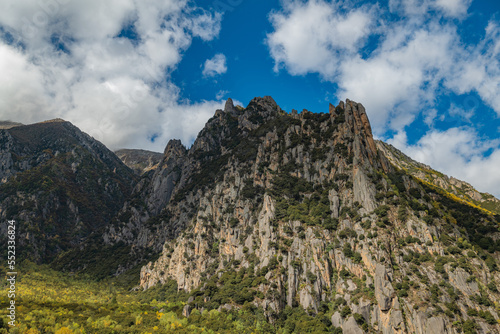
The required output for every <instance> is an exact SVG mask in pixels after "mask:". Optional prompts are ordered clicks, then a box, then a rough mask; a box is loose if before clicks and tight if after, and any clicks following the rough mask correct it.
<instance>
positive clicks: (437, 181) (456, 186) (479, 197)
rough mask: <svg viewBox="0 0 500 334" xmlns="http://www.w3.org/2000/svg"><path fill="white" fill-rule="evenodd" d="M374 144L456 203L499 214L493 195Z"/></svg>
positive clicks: (396, 163)
mask: <svg viewBox="0 0 500 334" xmlns="http://www.w3.org/2000/svg"><path fill="white" fill-rule="evenodd" d="M376 143H377V147H378V149H379V150H381V151H382V152H383V153H384V155H385V156H386V157H387V159H389V161H390V162H391V163H392V164H394V165H395V166H396V167H397V168H399V169H401V170H404V171H405V172H406V173H408V174H410V175H412V176H414V177H415V178H417V179H419V180H420V181H421V182H425V183H427V184H431V185H434V186H436V187H438V188H440V189H442V190H444V191H446V192H448V193H449V194H450V195H451V196H456V197H455V199H456V200H458V201H462V202H464V203H467V204H469V205H472V206H477V207H479V208H480V209H483V210H485V211H486V212H488V213H493V214H497V215H498V214H500V200H498V199H497V198H495V197H494V196H493V195H491V194H488V193H481V192H479V191H477V190H476V189H474V187H473V186H471V185H470V184H468V183H467V182H464V181H460V180H457V179H456V178H454V177H448V176H446V175H444V174H443V173H440V172H438V171H436V170H434V169H432V168H430V167H429V166H427V165H425V164H423V163H420V162H417V161H414V160H413V159H411V158H410V157H408V156H406V155H404V154H403V153H402V152H401V151H399V150H398V149H397V148H395V147H394V146H392V145H390V144H387V143H384V142H382V141H376ZM457 197H458V198H457Z"/></svg>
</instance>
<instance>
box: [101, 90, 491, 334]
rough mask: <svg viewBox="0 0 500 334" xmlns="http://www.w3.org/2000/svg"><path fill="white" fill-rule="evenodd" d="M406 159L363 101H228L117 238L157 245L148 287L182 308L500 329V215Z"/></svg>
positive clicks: (153, 178) (379, 325) (410, 326)
mask: <svg viewBox="0 0 500 334" xmlns="http://www.w3.org/2000/svg"><path fill="white" fill-rule="evenodd" d="M377 146H378V147H377ZM388 158H389V159H388ZM391 162H392V164H391ZM394 165H396V167H395V166H394ZM397 167H400V166H399V165H398V164H396V163H395V161H394V159H393V157H392V156H391V155H388V154H387V152H386V151H384V150H382V149H380V144H378V145H377V143H376V142H375V141H374V140H373V137H372V133H371V129H370V124H369V121H368V118H367V116H366V112H365V109H364V108H363V106H362V105H361V104H358V103H355V102H353V101H350V100H347V101H346V102H345V103H344V102H341V103H340V104H339V105H338V106H336V107H334V106H332V105H331V106H330V112H329V113H327V114H314V113H311V112H309V111H307V110H304V111H303V112H301V113H297V112H296V111H292V113H291V114H287V113H285V112H284V111H282V110H281V108H279V106H278V105H277V104H276V103H275V102H274V100H272V99H271V98H270V97H265V98H256V99H254V100H252V101H251V102H250V104H249V105H248V106H247V107H246V108H241V107H234V106H233V104H232V101H228V103H227V104H226V108H225V110H218V111H217V112H216V113H215V116H214V117H213V118H212V119H211V120H209V121H208V123H207V125H206V127H205V128H204V129H203V130H202V131H201V132H200V135H199V136H198V138H197V140H196V141H195V143H194V144H193V146H192V147H191V148H190V149H189V150H187V149H185V148H184V147H183V146H182V145H181V144H180V143H179V142H171V143H169V145H168V147H167V149H166V151H165V156H164V158H163V160H162V162H161V163H160V165H159V166H158V168H157V169H156V170H155V172H154V173H153V174H151V175H147V176H145V177H144V178H143V179H142V180H141V181H140V182H139V184H138V186H137V187H136V193H137V194H143V195H144V194H145V196H144V197H142V201H141V202H140V205H137V203H134V201H130V202H129V203H127V204H126V205H125V207H124V212H130V213H131V214H130V215H127V217H129V219H128V220H127V221H123V222H121V223H120V224H119V225H117V226H116V227H114V228H113V229H111V230H109V233H108V234H106V236H105V238H106V240H107V241H108V242H116V241H117V240H120V241H123V242H126V243H129V244H132V245H135V246H138V247H139V246H140V247H153V248H155V249H158V250H160V251H161V255H160V257H159V258H158V260H156V261H154V262H150V263H149V264H148V265H146V266H144V267H143V268H142V270H141V278H140V286H141V287H142V288H143V289H149V288H151V287H154V286H156V285H159V284H160V285H161V284H165V283H167V282H170V281H171V280H175V281H176V282H177V286H178V289H180V290H185V291H188V292H189V293H190V296H191V297H190V298H189V300H188V301H187V302H188V304H187V305H186V308H185V314H186V315H188V314H189V312H190V310H192V309H194V308H196V309H200V310H202V309H214V308H216V309H217V308H219V309H232V308H239V307H243V305H246V303H252V304H253V305H255V306H257V307H259V308H262V309H264V310H265V313H266V314H267V316H268V317H269V320H270V321H273V319H274V318H276V317H279V314H281V313H282V312H283V310H284V309H285V308H286V307H288V306H290V307H297V306H300V307H303V308H305V309H306V310H309V312H311V313H312V314H319V315H321V316H325V315H328V319H329V321H330V323H331V325H332V326H334V327H337V328H342V329H343V331H344V332H345V333H363V332H381V333H458V332H461V331H464V330H465V331H466V332H467V330H469V329H470V328H472V329H473V330H477V331H479V332H485V333H486V332H495V331H498V325H497V323H496V320H497V319H498V315H497V310H496V307H497V305H498V304H497V302H498V300H499V299H498V291H497V288H496V285H497V284H498V282H499V279H500V275H499V274H498V271H497V261H498V260H499V250H500V247H499V246H500V242H498V241H497V240H498V239H499V238H498V237H499V233H498V228H497V226H498V222H499V218H498V216H497V217H495V216H493V215H487V214H485V213H484V212H483V211H480V210H477V209H475V208H474V207H471V206H469V205H467V204H465V203H461V202H457V201H455V200H453V199H452V198H450V197H449V196H447V194H446V193H445V192H443V191H441V190H440V189H436V188H433V187H431V186H429V185H428V184H427V183H425V182H422V181H421V180H420V179H419V178H416V177H414V176H412V175H411V174H410V173H406V172H405V171H404V170H400V169H399V168H397ZM137 236H138V237H137Z"/></svg>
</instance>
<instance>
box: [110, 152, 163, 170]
mask: <svg viewBox="0 0 500 334" xmlns="http://www.w3.org/2000/svg"><path fill="white" fill-rule="evenodd" d="M115 154H116V155H117V156H118V158H120V159H121V161H123V163H124V164H125V165H127V166H128V167H129V168H131V169H132V170H134V171H135V172H136V173H137V174H139V175H141V174H144V173H146V172H148V171H150V170H153V169H156V167H158V164H159V163H160V161H161V159H162V158H163V154H162V153H158V152H151V151H146V150H133V149H122V150H118V151H115Z"/></svg>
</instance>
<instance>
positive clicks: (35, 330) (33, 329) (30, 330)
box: [26, 328, 40, 334]
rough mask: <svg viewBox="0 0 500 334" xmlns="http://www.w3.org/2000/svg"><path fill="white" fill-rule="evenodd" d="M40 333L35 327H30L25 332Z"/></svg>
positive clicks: (27, 333)
mask: <svg viewBox="0 0 500 334" xmlns="http://www.w3.org/2000/svg"><path fill="white" fill-rule="evenodd" d="M38 333H40V332H39V331H38V329H36V328H30V329H28V330H27V331H26V334H38Z"/></svg>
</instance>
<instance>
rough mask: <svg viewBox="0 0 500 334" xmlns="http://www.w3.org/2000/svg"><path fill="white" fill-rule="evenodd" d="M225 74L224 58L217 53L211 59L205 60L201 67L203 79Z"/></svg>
mask: <svg viewBox="0 0 500 334" xmlns="http://www.w3.org/2000/svg"><path fill="white" fill-rule="evenodd" d="M226 72H227V65H226V56H225V55H223V54H222V53H218V54H216V55H215V56H214V57H213V58H211V59H207V60H206V61H205V64H204V66H203V76H205V77H214V76H216V75H221V74H224V73H226Z"/></svg>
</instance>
